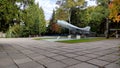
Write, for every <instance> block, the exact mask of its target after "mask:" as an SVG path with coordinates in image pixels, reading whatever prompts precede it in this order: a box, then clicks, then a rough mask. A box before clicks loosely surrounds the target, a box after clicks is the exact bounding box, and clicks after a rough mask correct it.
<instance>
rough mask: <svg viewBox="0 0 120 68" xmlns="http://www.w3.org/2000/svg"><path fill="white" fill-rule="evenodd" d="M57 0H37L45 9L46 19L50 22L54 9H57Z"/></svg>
mask: <svg viewBox="0 0 120 68" xmlns="http://www.w3.org/2000/svg"><path fill="white" fill-rule="evenodd" d="M56 1H57V0H36V2H39V6H40V7H42V8H43V10H44V14H45V19H46V20H49V19H50V18H51V15H52V12H53V9H55V6H56Z"/></svg>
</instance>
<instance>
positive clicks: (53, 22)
mask: <svg viewBox="0 0 120 68" xmlns="http://www.w3.org/2000/svg"><path fill="white" fill-rule="evenodd" d="M57 18H58V19H59V18H62V17H57ZM63 18H64V17H63ZM56 22H57V21H56V18H55V11H54V10H53V14H52V18H51V19H50V22H49V26H48V32H49V33H60V32H61V27H60V26H59V25H57V24H56Z"/></svg>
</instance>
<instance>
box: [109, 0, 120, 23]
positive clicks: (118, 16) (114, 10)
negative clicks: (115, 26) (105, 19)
mask: <svg viewBox="0 0 120 68" xmlns="http://www.w3.org/2000/svg"><path fill="white" fill-rule="evenodd" d="M109 9H110V15H109V19H112V20H113V22H117V23H120V0H113V1H111V2H110V4H109Z"/></svg>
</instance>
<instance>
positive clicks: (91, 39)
mask: <svg viewBox="0 0 120 68" xmlns="http://www.w3.org/2000/svg"><path fill="white" fill-rule="evenodd" d="M110 39H111V38H110ZM101 40H108V39H106V38H104V37H97V38H83V39H75V40H62V41H57V42H62V43H82V42H94V41H101Z"/></svg>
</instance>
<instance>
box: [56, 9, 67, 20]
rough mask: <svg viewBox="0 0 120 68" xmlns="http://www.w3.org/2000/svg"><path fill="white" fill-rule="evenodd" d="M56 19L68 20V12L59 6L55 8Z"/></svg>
mask: <svg viewBox="0 0 120 68" xmlns="http://www.w3.org/2000/svg"><path fill="white" fill-rule="evenodd" d="M55 19H56V20H68V13H67V11H64V10H63V9H62V8H59V9H57V10H56V14H55Z"/></svg>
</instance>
